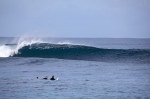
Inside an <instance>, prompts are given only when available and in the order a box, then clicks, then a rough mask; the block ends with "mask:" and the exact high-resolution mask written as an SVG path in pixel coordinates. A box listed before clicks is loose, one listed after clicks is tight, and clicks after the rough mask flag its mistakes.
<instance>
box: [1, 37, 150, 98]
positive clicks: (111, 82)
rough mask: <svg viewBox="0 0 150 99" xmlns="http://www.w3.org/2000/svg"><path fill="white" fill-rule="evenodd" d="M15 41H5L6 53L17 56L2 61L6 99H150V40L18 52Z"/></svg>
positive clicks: (52, 43) (54, 44)
mask: <svg viewBox="0 0 150 99" xmlns="http://www.w3.org/2000/svg"><path fill="white" fill-rule="evenodd" d="M5 39H6V38H5ZM7 39H8V38H7ZM9 39H10V38H9ZM12 40H13V39H11V40H4V38H3V40H2V39H1V40H0V41H1V46H0V48H1V52H2V51H5V52H7V53H9V55H13V57H12V56H10V57H9V55H8V54H7V53H6V54H3V53H1V54H0V55H5V56H7V55H8V56H7V57H1V58H0V99H20V98H21V99H41V98H43V99H47V98H50V99H70V98H73V99H149V98H150V92H149V90H150V83H149V82H150V58H149V57H150V56H149V55H150V53H149V49H150V46H149V44H150V43H149V42H150V40H149V39H145V40H143V39H122V40H121V39H113V40H111V39H56V40H55V39H45V41H44V43H43V42H41V41H40V43H39V42H38V44H37V42H35V43H33V42H31V41H30V42H25V41H23V42H25V43H19V44H20V45H21V44H22V46H21V47H18V48H17V46H18V40H16V41H15V42H11V44H14V45H9V44H10V42H9V41H12ZM105 40H106V41H105ZM117 40H118V41H119V42H120V43H119V42H117ZM2 41H3V43H2ZM4 41H5V43H4ZM6 41H7V44H8V43H9V44H8V45H7V44H6ZM48 41H49V43H48ZM63 41H64V42H63ZM109 41H112V42H109ZM131 41H132V42H131ZM144 41H145V42H144ZM45 42H46V43H45ZM94 42H95V43H94ZM121 42H122V43H121ZM16 44H17V45H16ZM66 44H67V45H66ZM123 44H124V45H123ZM131 45H132V46H131ZM8 46H9V47H8ZM2 48H3V49H4V48H6V49H7V50H3V49H2ZM58 48H59V49H58ZM10 49H11V51H10ZM43 49H44V51H43V53H42V52H41V50H43ZM16 50H17V51H16ZM33 50H34V51H33ZM39 50H40V51H39ZM14 51H15V54H14V53H12V52H14ZM30 51H31V52H30ZM36 51H38V52H36ZM45 51H47V52H46V53H47V54H46V53H44V52H45ZM52 51H54V52H53V53H50V52H52ZM55 51H56V52H55ZM29 52H30V54H28V55H31V56H28V55H27V53H29ZM34 52H36V54H35V55H37V54H38V53H39V54H40V53H42V56H40V55H37V56H34V55H33V53H34ZM60 52H61V53H60ZM63 52H65V54H62V53H63ZM78 52H79V53H78ZM68 53H69V55H70V56H67V55H68ZM70 53H71V54H70ZM15 55H16V56H15ZM17 55H18V56H17ZM24 55H27V56H24ZM46 55H48V56H49V57H47V58H45V56H46ZM51 55H52V56H53V57H51ZM63 55H64V56H63ZM65 55H66V57H65ZM102 55H103V57H102ZM60 56H63V57H60ZM83 56H84V57H83ZM75 57H76V58H75ZM95 57H97V58H95ZM58 58H59V59H58ZM107 58H108V59H107ZM112 58H113V59H112ZM52 75H54V76H55V78H59V79H58V80H55V81H51V80H49V79H50V77H51V76H52ZM37 76H38V77H39V79H37V78H36V77H37ZM45 76H48V77H49V78H48V80H43V79H42V78H44V77H45Z"/></svg>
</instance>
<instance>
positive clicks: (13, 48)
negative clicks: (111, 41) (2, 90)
mask: <svg viewBox="0 0 150 99" xmlns="http://www.w3.org/2000/svg"><path fill="white" fill-rule="evenodd" d="M0 57H40V58H58V59H72V60H89V61H114V60H116V61H120V60H121V61H133V60H134V61H140V62H141V61H142V62H150V50H149V49H105V48H97V47H92V46H84V45H73V44H71V43H67V44H65V43H62V42H61V43H60V42H59V43H57V44H52V43H46V42H43V41H41V40H31V41H20V42H18V43H17V44H5V45H1V46H0Z"/></svg>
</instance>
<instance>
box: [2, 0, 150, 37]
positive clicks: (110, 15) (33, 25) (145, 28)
mask: <svg viewBox="0 0 150 99" xmlns="http://www.w3.org/2000/svg"><path fill="white" fill-rule="evenodd" d="M21 36H32V37H67V38H150V0H0V37H21Z"/></svg>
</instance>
